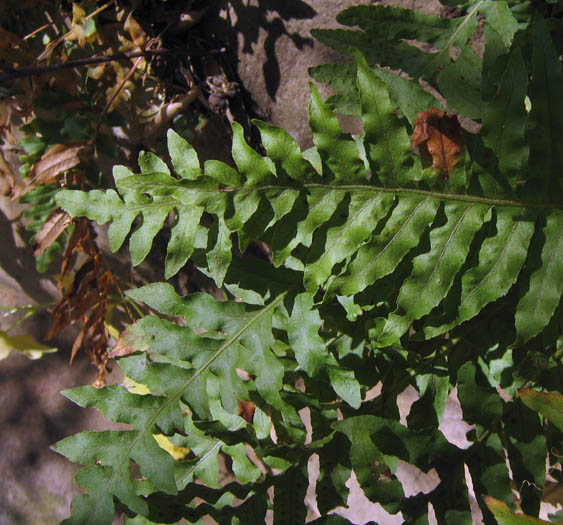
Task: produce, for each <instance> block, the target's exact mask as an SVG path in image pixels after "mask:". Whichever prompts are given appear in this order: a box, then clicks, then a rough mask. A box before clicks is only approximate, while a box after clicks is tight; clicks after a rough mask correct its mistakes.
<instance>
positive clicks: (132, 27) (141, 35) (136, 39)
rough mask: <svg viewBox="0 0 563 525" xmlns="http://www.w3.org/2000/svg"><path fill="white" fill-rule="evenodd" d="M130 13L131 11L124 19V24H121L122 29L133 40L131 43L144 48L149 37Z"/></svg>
mask: <svg viewBox="0 0 563 525" xmlns="http://www.w3.org/2000/svg"><path fill="white" fill-rule="evenodd" d="M132 15H133V13H129V16H128V17H127V19H126V20H125V24H124V25H123V29H125V31H127V32H128V33H129V36H130V37H131V40H133V43H134V44H135V45H136V46H137V47H139V48H141V49H145V45H146V44H147V42H148V41H149V38H148V36H147V34H146V33H145V31H144V30H143V28H142V27H141V26H140V24H139V22H137V21H136V20H135V19H134V18H133V16H132Z"/></svg>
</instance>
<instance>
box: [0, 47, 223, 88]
mask: <svg viewBox="0 0 563 525" xmlns="http://www.w3.org/2000/svg"><path fill="white" fill-rule="evenodd" d="M224 52H225V49H224V48H221V49H209V50H204V49H190V48H187V49H153V50H148V51H132V52H129V53H118V54H115V55H110V56H100V57H88V58H78V59H75V60H68V61H66V62H59V63H57V64H51V65H49V66H37V67H27V68H21V69H14V70H11V71H10V72H9V73H5V74H3V75H0V82H6V81H8V80H13V79H15V78H23V77H32V76H36V75H42V74H43V73H48V72H50V71H58V70H60V69H66V68H72V67H79V66H86V65H89V64H100V63H103V62H114V61H119V60H129V59H131V58H136V57H147V56H162V55H184V56H205V55H214V54H219V53H224Z"/></svg>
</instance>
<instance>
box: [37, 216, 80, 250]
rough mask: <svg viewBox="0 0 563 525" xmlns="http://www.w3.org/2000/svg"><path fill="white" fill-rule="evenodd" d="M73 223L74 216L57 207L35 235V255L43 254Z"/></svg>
mask: <svg viewBox="0 0 563 525" xmlns="http://www.w3.org/2000/svg"><path fill="white" fill-rule="evenodd" d="M71 224H72V217H71V216H70V215H69V214H68V213H67V212H65V211H63V210H61V209H59V208H57V209H56V210H54V211H53V212H52V213H51V215H50V217H49V218H48V219H47V220H46V221H45V222H44V223H43V227H42V228H41V231H39V232H38V233H37V234H36V235H35V239H34V244H35V250H34V252H33V255H35V257H37V256H39V255H41V254H42V253H43V252H44V251H45V250H46V249H47V248H48V247H49V246H51V244H53V243H54V242H55V241H56V240H57V239H58V238H59V235H61V233H63V232H64V231H65V230H66V229H67V228H68V227H69V226H70V225H71Z"/></svg>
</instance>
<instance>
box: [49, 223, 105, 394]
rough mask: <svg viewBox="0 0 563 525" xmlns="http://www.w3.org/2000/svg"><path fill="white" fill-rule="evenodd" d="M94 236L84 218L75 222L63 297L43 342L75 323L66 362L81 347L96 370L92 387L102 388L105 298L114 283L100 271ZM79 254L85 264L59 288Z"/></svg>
mask: <svg viewBox="0 0 563 525" xmlns="http://www.w3.org/2000/svg"><path fill="white" fill-rule="evenodd" d="M95 237H96V236H95V233H94V231H93V230H92V227H91V226H90V224H89V223H88V221H87V220H86V219H75V228H74V231H73V232H72V235H71V238H70V240H69V242H68V245H67V248H66V251H65V255H64V257H63V262H62V265H61V276H60V279H59V283H60V286H61V288H63V294H62V297H61V299H60V301H59V302H58V304H57V305H56V306H55V308H54V310H53V311H52V313H51V314H52V317H53V326H52V327H51V329H50V330H49V333H48V334H47V339H50V338H51V337H54V336H55V335H56V334H57V333H59V332H60V331H61V330H63V329H64V328H66V327H67V326H69V325H71V324H73V323H75V322H77V321H79V322H81V323H82V329H81V330H80V333H79V334H78V336H77V338H76V340H75V341H74V345H73V347H72V352H71V357H70V360H71V362H72V360H73V359H74V356H75V355H76V353H77V352H78V349H79V348H80V346H82V345H83V346H84V348H85V350H86V352H87V353H88V355H90V357H91V359H92V362H93V364H94V365H95V366H96V367H97V368H98V376H97V378H96V381H95V382H94V386H102V385H103V384H104V382H105V377H106V375H107V374H108V368H107V362H108V359H109V356H108V353H107V351H106V350H107V346H108V341H109V334H108V331H107V329H106V325H105V316H106V309H107V308H106V307H107V298H108V294H109V291H110V288H111V287H112V286H113V284H114V279H113V275H112V273H111V271H110V270H106V271H104V270H103V267H102V256H101V251H100V249H99V247H98V246H97V244H96V241H95ZM77 252H83V253H85V254H86V256H87V259H86V261H85V262H84V263H83V264H82V265H81V266H80V267H79V268H78V269H77V270H76V271H75V273H74V275H73V279H72V282H71V284H69V285H68V286H64V287H63V285H62V283H63V282H64V277H65V275H66V274H67V272H68V271H69V268H70V267H71V266H72V264H73V260H74V256H73V255H74V254H75V253H77Z"/></svg>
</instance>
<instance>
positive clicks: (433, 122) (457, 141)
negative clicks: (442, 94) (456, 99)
mask: <svg viewBox="0 0 563 525" xmlns="http://www.w3.org/2000/svg"><path fill="white" fill-rule="evenodd" d="M412 147H413V148H417V147H418V148H419V150H420V153H421V154H422V155H428V156H430V157H432V165H433V166H434V167H435V168H436V169H437V170H438V171H440V173H441V174H442V175H444V176H445V177H449V176H450V174H451V173H452V171H453V169H454V167H455V165H456V164H457V163H458V162H459V160H460V155H461V154H462V153H463V152H464V151H465V144H464V142H463V137H462V135H461V126H460V125H459V121H458V120H457V116H456V115H447V114H446V112H445V111H442V110H439V109H436V108H430V109H427V110H426V111H422V112H420V113H418V118H417V119H416V122H415V124H414V131H413V134H412Z"/></svg>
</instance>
